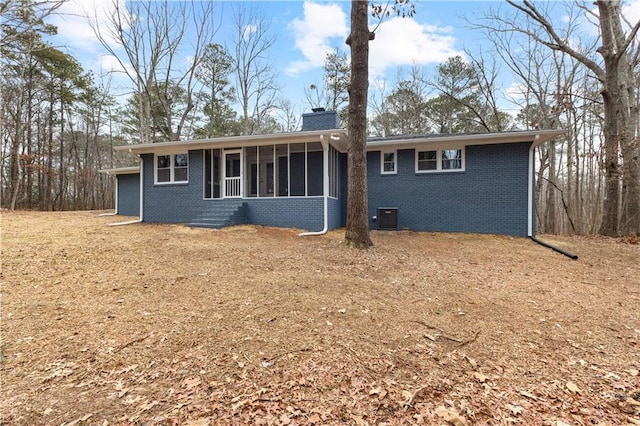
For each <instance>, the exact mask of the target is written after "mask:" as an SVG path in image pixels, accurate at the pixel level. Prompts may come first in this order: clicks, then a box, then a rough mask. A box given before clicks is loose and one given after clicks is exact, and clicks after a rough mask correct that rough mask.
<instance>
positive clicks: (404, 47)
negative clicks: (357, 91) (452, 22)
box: [369, 17, 464, 77]
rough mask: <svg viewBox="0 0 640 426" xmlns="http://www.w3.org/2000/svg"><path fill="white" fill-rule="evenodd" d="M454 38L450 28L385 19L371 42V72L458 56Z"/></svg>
mask: <svg viewBox="0 0 640 426" xmlns="http://www.w3.org/2000/svg"><path fill="white" fill-rule="evenodd" d="M455 41H456V39H455V37H454V36H453V35H452V30H451V29H450V28H448V27H438V26H435V25H427V24H420V23H418V22H417V21H416V20H414V19H413V18H401V17H394V18H391V19H389V20H386V21H383V22H382V24H381V25H380V28H378V30H377V31H376V38H375V40H374V41H372V42H370V44H369V46H370V57H369V72H370V74H371V75H372V77H376V76H379V75H382V74H384V72H385V70H387V69H388V68H396V67H399V66H406V65H413V64H415V65H427V64H434V63H440V62H444V61H446V60H447V59H448V58H450V57H452V56H456V55H461V56H464V53H463V52H462V51H458V50H456V49H455V47H454V45H455Z"/></svg>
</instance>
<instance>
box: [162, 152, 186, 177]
mask: <svg viewBox="0 0 640 426" xmlns="http://www.w3.org/2000/svg"><path fill="white" fill-rule="evenodd" d="M188 180H189V154H185V153H180V154H166V155H156V183H177V182H187V181H188Z"/></svg>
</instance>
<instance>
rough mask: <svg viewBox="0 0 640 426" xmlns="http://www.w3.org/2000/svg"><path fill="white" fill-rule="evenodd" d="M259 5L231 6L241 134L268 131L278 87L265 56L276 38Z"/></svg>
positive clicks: (267, 58)
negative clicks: (250, 7) (250, 6)
mask: <svg viewBox="0 0 640 426" xmlns="http://www.w3.org/2000/svg"><path fill="white" fill-rule="evenodd" d="M269 21H270V20H269V19H267V18H266V17H265V16H264V15H263V13H262V11H261V10H260V9H255V8H254V9H248V8H247V7H246V5H244V4H241V3H239V4H236V5H235V8H234V10H233V25H234V31H235V33H234V39H233V41H232V44H233V48H232V49H231V50H232V51H233V53H234V55H233V62H234V68H235V73H236V83H237V84H236V92H237V94H238V100H239V102H240V106H241V108H242V117H241V120H242V128H243V134H254V133H257V132H265V131H269V127H270V126H265V125H264V124H265V123H266V124H268V123H270V122H271V120H270V118H272V117H270V114H272V113H273V111H274V110H275V107H276V106H277V94H278V92H279V90H280V88H279V86H278V83H277V76H276V73H275V71H274V69H273V68H272V65H271V62H270V60H269V51H270V49H271V48H272V47H273V45H274V43H275V41H276V39H275V37H274V36H273V35H272V34H271V32H270V27H269V24H268V22H269Z"/></svg>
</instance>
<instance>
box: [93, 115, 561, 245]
mask: <svg viewBox="0 0 640 426" xmlns="http://www.w3.org/2000/svg"><path fill="white" fill-rule="evenodd" d="M561 133H562V132H561V131H552V130H543V131H521V132H501V133H484V134H474V135H454V136H440V135H428V136H407V137H397V136H394V137H387V138H371V139H369V140H368V142H367V168H368V172H367V174H368V176H367V179H368V188H369V189H368V190H369V194H368V198H369V216H370V227H371V228H373V229H375V228H380V229H411V230H416V231H446V232H477V233H493V234H508V235H516V236H526V235H532V233H533V197H532V191H533V155H532V153H533V149H532V148H533V146H534V145H538V144H540V143H543V142H545V141H547V140H550V139H552V138H554V137H556V136H558V135H559V134H561ZM116 149H117V150H121V151H128V152H130V153H131V154H132V155H135V156H137V157H138V158H139V163H140V166H139V167H137V168H123V169H111V170H105V172H108V173H110V174H113V175H114V176H115V177H116V180H117V185H116V213H117V214H122V215H137V216H139V218H140V220H141V221H144V222H164V223H184V224H188V225H190V226H200V227H212V228H220V227H224V226H230V225H235V224H243V223H250V224H256V225H264V226H276V227H292V228H298V229H304V230H308V231H312V232H318V231H326V230H329V229H335V228H339V227H342V226H344V225H345V221H346V205H347V203H346V197H347V179H348V174H347V151H348V135H347V132H346V130H344V129H340V128H339V122H338V117H337V114H336V113H335V112H333V111H316V112H312V113H308V114H304V115H303V127H302V131H300V132H289V133H280V134H269V135H251V136H235V137H222V138H214V139H202V140H192V141H180V142H164V143H155V144H140V145H127V146H120V147H117V148H116ZM136 208H137V211H136Z"/></svg>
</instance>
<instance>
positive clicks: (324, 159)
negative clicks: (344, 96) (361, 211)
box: [298, 135, 329, 237]
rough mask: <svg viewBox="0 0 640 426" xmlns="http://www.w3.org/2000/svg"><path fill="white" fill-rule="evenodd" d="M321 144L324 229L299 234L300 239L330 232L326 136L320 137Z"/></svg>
mask: <svg viewBox="0 0 640 426" xmlns="http://www.w3.org/2000/svg"><path fill="white" fill-rule="evenodd" d="M320 143H321V144H322V163H323V164H322V167H323V169H324V170H323V172H324V173H323V177H322V188H323V189H322V191H323V193H324V197H323V199H324V228H322V231H317V232H302V233H300V234H298V236H300V237H311V236H315V235H324V234H326V233H327V231H328V230H329V143H328V142H327V141H326V140H325V138H324V135H320Z"/></svg>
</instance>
